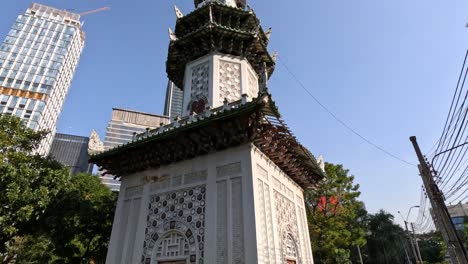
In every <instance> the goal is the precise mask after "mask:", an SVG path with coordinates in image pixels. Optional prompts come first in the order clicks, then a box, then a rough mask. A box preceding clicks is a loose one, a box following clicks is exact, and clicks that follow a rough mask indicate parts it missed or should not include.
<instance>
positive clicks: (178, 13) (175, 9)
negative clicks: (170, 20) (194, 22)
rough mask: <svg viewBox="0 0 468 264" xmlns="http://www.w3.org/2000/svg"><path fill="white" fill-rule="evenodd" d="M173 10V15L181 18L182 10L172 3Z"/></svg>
mask: <svg viewBox="0 0 468 264" xmlns="http://www.w3.org/2000/svg"><path fill="white" fill-rule="evenodd" d="M174 11H175V15H176V17H177V18H182V17H184V14H182V12H181V11H180V9H179V8H178V7H177V6H176V5H174Z"/></svg>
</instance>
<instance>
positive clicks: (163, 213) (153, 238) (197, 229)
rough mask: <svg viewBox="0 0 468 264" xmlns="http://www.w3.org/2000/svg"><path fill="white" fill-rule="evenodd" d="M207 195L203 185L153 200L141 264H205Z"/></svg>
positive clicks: (151, 201) (158, 196) (165, 194)
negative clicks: (185, 263) (170, 261)
mask: <svg viewBox="0 0 468 264" xmlns="http://www.w3.org/2000/svg"><path fill="white" fill-rule="evenodd" d="M205 192H206V188H205V186H204V185H200V186H197V187H193V188H188V189H181V190H177V191H170V192H166V193H163V194H157V195H152V196H150V204H149V206H148V216H147V227H146V230H145V242H144V243H143V256H142V263H145V264H149V263H155V262H154V261H155V259H159V258H162V259H165V258H166V257H176V256H188V257H187V260H189V263H198V264H203V252H204V241H205ZM171 254H173V255H171ZM152 259H153V262H151V261H152ZM197 260H198V262H197Z"/></svg>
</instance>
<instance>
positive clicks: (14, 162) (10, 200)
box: [0, 115, 70, 253]
mask: <svg viewBox="0 0 468 264" xmlns="http://www.w3.org/2000/svg"><path fill="white" fill-rule="evenodd" d="M44 135H45V133H44V132H36V131H33V130H31V129H28V128H26V127H25V126H24V125H23V124H22V122H21V120H20V119H18V118H16V117H11V116H8V115H0V159H1V160H2V162H1V163H0V194H1V195H0V253H5V247H6V246H8V244H9V243H10V242H11V239H12V238H14V237H15V236H18V235H22V233H23V232H24V231H25V230H26V229H27V228H28V225H29V224H30V222H31V221H33V220H37V219H39V218H40V217H41V216H42V214H43V213H44V211H45V210H46V208H47V206H48V205H49V203H50V202H51V200H52V199H54V198H55V196H56V195H57V194H58V193H59V192H60V190H62V189H63V188H64V186H65V185H66V184H67V182H68V181H69V179H70V175H69V172H68V170H67V169H66V168H63V167H62V166H61V165H60V164H59V163H57V162H55V161H53V160H51V159H48V158H44V157H42V156H40V155H37V154H33V150H34V149H35V148H36V147H37V146H38V144H39V142H40V140H41V139H42V138H43V137H44Z"/></svg>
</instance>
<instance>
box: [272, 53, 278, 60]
mask: <svg viewBox="0 0 468 264" xmlns="http://www.w3.org/2000/svg"><path fill="white" fill-rule="evenodd" d="M271 58H272V59H273V61H275V62H276V59H277V58H278V52H277V51H275V52H273V54H272V55H271Z"/></svg>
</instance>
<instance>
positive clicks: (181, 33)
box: [166, 1, 275, 89]
mask: <svg viewBox="0 0 468 264" xmlns="http://www.w3.org/2000/svg"><path fill="white" fill-rule="evenodd" d="M237 5H238V7H232V6H228V5H224V4H222V3H218V2H216V1H210V2H206V3H205V5H203V6H201V7H199V8H197V9H196V10H195V11H193V12H192V13H190V14H188V15H186V16H181V17H179V18H178V19H177V24H176V28H175V32H174V36H173V37H172V40H171V43H170V45H169V54H168V58H167V62H166V70H167V74H168V77H169V79H170V80H171V81H173V82H174V83H175V84H176V85H177V86H178V87H181V88H182V87H183V80H184V71H185V65H186V64H187V63H189V62H191V61H194V60H196V59H198V58H200V57H203V56H204V55H207V54H210V53H212V52H220V53H224V54H229V55H234V56H240V57H243V58H246V59H247V60H248V61H249V63H250V64H251V65H252V67H253V68H254V70H255V71H256V72H257V74H258V76H263V74H264V72H265V70H266V71H267V72H268V76H271V74H272V73H273V71H274V69H275V60H274V59H273V57H272V56H271V55H270V54H269V53H268V50H267V45H268V40H269V36H268V34H266V33H265V32H264V30H263V28H262V27H261V25H260V20H259V19H258V18H257V16H256V15H255V13H254V12H253V10H246V9H245V1H237ZM182 89H183V88H182Z"/></svg>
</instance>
